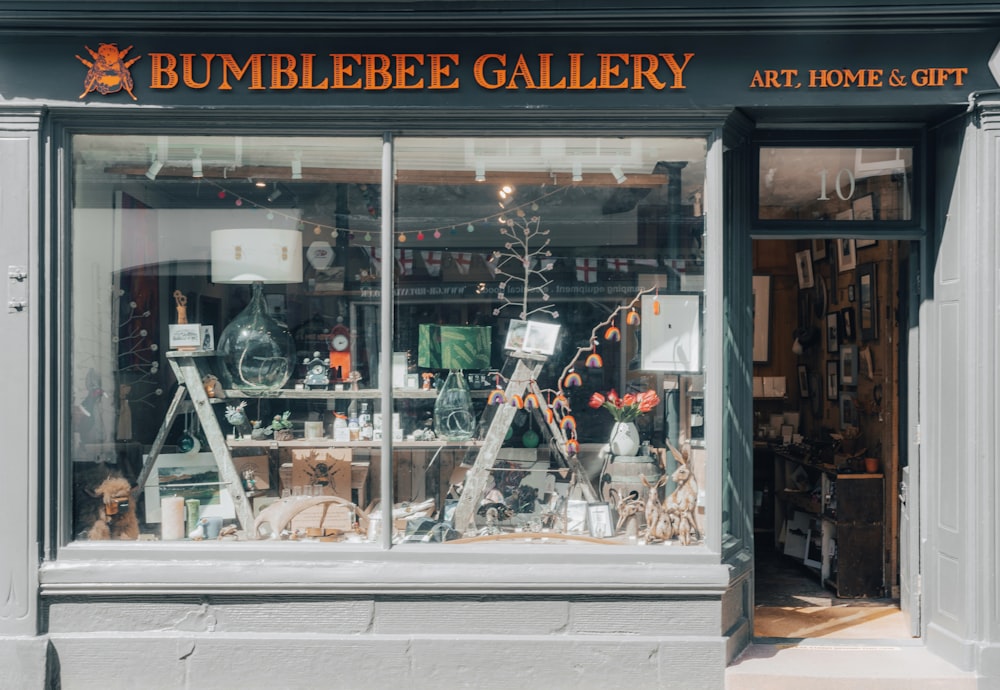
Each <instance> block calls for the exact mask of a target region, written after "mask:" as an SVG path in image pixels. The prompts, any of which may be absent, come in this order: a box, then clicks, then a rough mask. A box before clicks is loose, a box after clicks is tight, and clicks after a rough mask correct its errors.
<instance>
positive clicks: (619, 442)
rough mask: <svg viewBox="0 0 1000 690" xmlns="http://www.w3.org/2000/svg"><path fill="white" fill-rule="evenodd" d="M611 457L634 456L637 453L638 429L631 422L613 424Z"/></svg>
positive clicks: (638, 443) (638, 442)
mask: <svg viewBox="0 0 1000 690" xmlns="http://www.w3.org/2000/svg"><path fill="white" fill-rule="evenodd" d="M608 444H609V445H610V446H611V454H612V455H635V454H636V453H638V452H639V446H640V445H641V444H640V441H639V429H638V428H637V427H636V425H635V424H634V423H633V422H615V426H614V428H612V429H611V440H610V441H609V442H608Z"/></svg>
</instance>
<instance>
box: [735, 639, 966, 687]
mask: <svg viewBox="0 0 1000 690" xmlns="http://www.w3.org/2000/svg"><path fill="white" fill-rule="evenodd" d="M975 689H976V674H975V673H971V672H967V671H962V670H960V669H958V668H956V667H954V666H952V665H951V664H949V663H948V662H947V661H945V660H944V659H941V658H940V657H938V656H936V655H935V654H933V653H931V652H929V651H928V650H927V649H926V648H924V647H923V646H922V645H899V646H893V645H883V644H877V643H876V644H871V645H868V644H865V643H844V644H815V643H809V642H804V643H788V644H753V645H750V647H748V648H747V649H746V650H745V651H744V652H743V654H742V655H741V656H740V657H739V658H738V659H736V660H735V661H734V662H733V663H732V664H730V666H729V668H727V669H726V690H975Z"/></svg>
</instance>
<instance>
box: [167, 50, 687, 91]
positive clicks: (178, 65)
mask: <svg viewBox="0 0 1000 690" xmlns="http://www.w3.org/2000/svg"><path fill="white" fill-rule="evenodd" d="M149 57H150V63H151V78H150V87H151V88H153V89H174V88H177V87H178V86H181V85H183V86H185V87H187V88H189V89H198V90H200V89H216V90H219V91H232V90H233V89H235V88H245V89H247V90H249V91H290V90H300V91H330V90H346V91H351V90H353V91H387V90H429V91H443V90H454V89H458V88H459V86H460V84H461V79H460V77H459V74H458V72H459V69H458V68H459V64H460V58H459V56H458V55H457V54H453V53H396V54H385V53H331V54H329V55H318V54H315V53H300V54H292V53H252V54H250V55H249V56H247V57H245V58H242V59H240V58H237V57H236V56H234V55H233V54H231V53H180V54H176V55H175V54H173V53H150V54H149ZM693 57H694V53H683V54H682V55H677V54H675V53H597V54H595V55H585V54H584V53H568V54H566V55H559V56H557V55H556V54H554V53H537V54H519V55H507V54H504V53H489V54H484V55H480V56H479V57H477V58H476V59H475V60H474V62H473V65H472V79H473V80H474V81H475V82H476V84H477V85H478V86H479V87H481V88H484V89H488V90H498V89H506V90H521V89H524V90H539V91H594V90H605V89H607V90H611V89H629V90H634V91H639V90H644V89H647V88H649V89H654V90H664V89H668V90H674V89H684V88H685V83H684V71H685V70H686V69H687V67H688V65H689V64H690V62H691V59H692V58H693Z"/></svg>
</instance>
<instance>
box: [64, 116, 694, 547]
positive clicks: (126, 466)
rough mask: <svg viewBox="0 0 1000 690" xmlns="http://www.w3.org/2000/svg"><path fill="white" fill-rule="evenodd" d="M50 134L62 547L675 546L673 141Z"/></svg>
mask: <svg viewBox="0 0 1000 690" xmlns="http://www.w3.org/2000/svg"><path fill="white" fill-rule="evenodd" d="M72 147H73V156H74V174H73V190H74V198H73V214H72V218H71V226H70V235H71V242H70V246H72V256H71V258H70V262H71V263H70V268H71V275H72V292H71V294H70V295H69V298H70V299H69V301H68V302H67V304H66V308H67V314H66V316H67V320H68V322H69V323H70V325H71V332H72V336H71V342H72V347H71V360H70V376H69V377H68V378H67V380H66V385H67V386H68V387H69V388H70V390H68V391H67V393H68V395H69V397H71V398H72V410H71V420H72V432H73V433H72V438H71V439H70V441H69V443H68V444H67V455H68V462H70V463H71V465H72V469H73V471H72V477H73V484H74V486H73V488H74V499H73V500H74V504H73V516H72V520H73V535H74V538H76V539H81V540H86V539H91V540H98V539H107V538H112V539H119V538H121V539H129V540H139V541H145V540H150V541H152V540H168V539H170V540H191V541H194V540H213V541H215V542H217V543H218V544H219V546H220V548H224V546H223V545H224V544H226V543H229V542H234V541H245V540H267V541H269V542H272V543H276V544H280V543H291V542H298V541H303V540H308V541H322V542H328V543H330V544H331V545H335V544H338V543H372V544H373V545H377V544H382V543H385V541H386V540H385V537H384V536H382V535H385V533H386V532H387V531H391V537H390V538H389V540H388V541H390V542H391V543H392V544H401V543H411V542H419V543H423V542H431V543H438V542H450V543H455V544H460V543H468V542H481V541H484V540H500V541H506V540H511V541H523V540H527V539H531V540H535V539H545V540H547V541H549V542H551V543H565V542H579V541H584V542H590V543H593V544H595V545H598V544H630V543H631V544H640V543H649V544H663V543H667V544H683V545H688V544H698V543H701V541H702V540H703V539H704V538H705V535H704V529H705V514H704V510H705V509H704V504H705V501H704V500H703V497H702V493H701V491H700V490H699V488H698V487H699V486H701V487H704V486H705V484H706V482H705V480H704V479H705V474H704V473H705V455H704V454H705V445H706V443H707V441H706V438H705V434H704V428H705V427H704V418H703V409H704V393H703V390H702V383H701V382H702V374H703V366H702V361H703V356H702V350H703V347H704V346H703V344H702V333H703V323H704V312H705V310H706V305H705V302H704V298H703V289H704V283H705V281H704V262H703V258H704V252H705V249H706V248H705V246H704V227H703V214H702V194H703V189H704V178H705V141H704V140H703V139H697V138H632V139H624V140H622V139H613V140H604V139H600V138H573V139H566V138H540V137H536V138H521V139H497V138H460V137H454V138H400V139H398V140H397V141H396V142H395V143H394V145H393V147H392V152H393V156H394V158H393V175H392V178H391V179H393V180H394V187H393V189H392V190H391V194H392V198H393V204H391V205H389V206H388V208H389V211H388V213H389V214H391V217H390V218H385V217H384V215H385V213H386V211H385V210H384V209H385V208H386V206H385V205H384V204H383V203H382V201H383V194H384V192H386V191H387V190H385V189H384V188H383V178H384V176H383V170H382V159H383V142H382V139H381V138H284V137H215V136H213V137H190V136H169V137H167V136H115V137H109V136H98V135H78V136H76V137H74V139H73V142H72ZM387 227H388V228H391V231H390V232H391V242H388V243H386V239H387V238H384V237H383V233H384V229H385V228H387ZM387 247H388V251H386V249H387ZM386 273H389V274H390V275H391V286H392V294H391V295H388V294H384V291H383V285H384V284H385V283H384V279H385V277H386ZM387 319H388V320H389V322H390V324H391V328H390V329H389V330H388V332H389V333H390V334H391V335H390V336H389V337H390V338H391V343H384V342H383V334H384V333H385V332H386V331H385V330H384V328H383V324H384V322H385V321H386V320H387ZM384 395H387V396H388V398H387V399H389V400H391V405H390V408H391V409H390V408H386V409H383V407H382V400H383V396H384ZM602 401H603V403H604V404H601V403H602ZM619 427H621V428H619ZM617 432H621V434H619V433H617ZM386 448H388V449H389V450H388V452H385V449H386ZM386 474H389V475H390V477H391V480H390V481H389V482H388V485H389V486H391V495H386V496H383V495H382V492H381V489H380V487H382V486H384V485H386V484H385V482H384V481H383V477H385V475H386ZM384 502H391V504H392V513H391V515H392V520H391V523H392V524H391V525H383V524H382V523H383V520H381V519H379V518H380V517H381V516H382V515H383V514H384V512H385V511H383V509H382V506H383V504H384Z"/></svg>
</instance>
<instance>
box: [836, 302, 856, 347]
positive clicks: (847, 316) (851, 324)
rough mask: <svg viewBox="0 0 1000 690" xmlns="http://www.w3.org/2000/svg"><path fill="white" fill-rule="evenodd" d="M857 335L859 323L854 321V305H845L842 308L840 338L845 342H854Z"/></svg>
mask: <svg viewBox="0 0 1000 690" xmlns="http://www.w3.org/2000/svg"><path fill="white" fill-rule="evenodd" d="M856 337H857V324H856V323H855V321H854V307H844V308H843V309H841V310H840V339H841V340H843V341H844V342H845V343H853V342H854V339H855V338H856Z"/></svg>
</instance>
